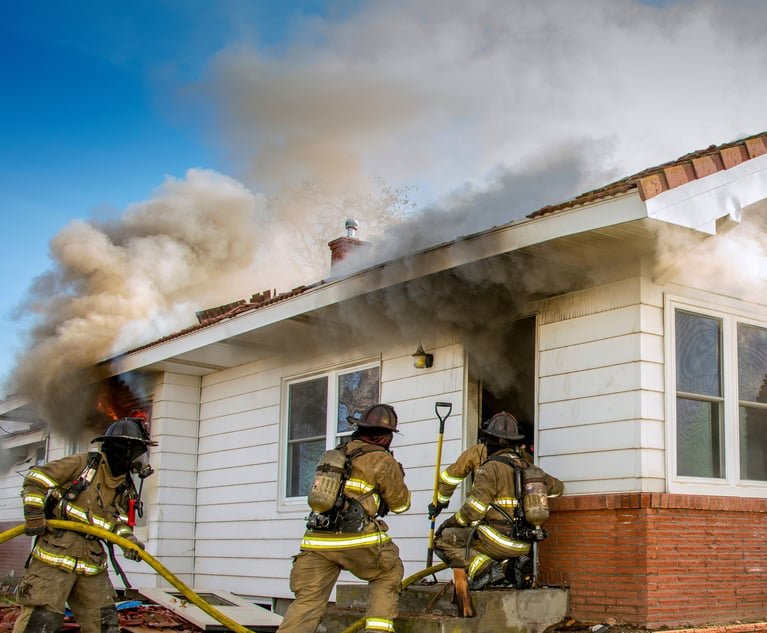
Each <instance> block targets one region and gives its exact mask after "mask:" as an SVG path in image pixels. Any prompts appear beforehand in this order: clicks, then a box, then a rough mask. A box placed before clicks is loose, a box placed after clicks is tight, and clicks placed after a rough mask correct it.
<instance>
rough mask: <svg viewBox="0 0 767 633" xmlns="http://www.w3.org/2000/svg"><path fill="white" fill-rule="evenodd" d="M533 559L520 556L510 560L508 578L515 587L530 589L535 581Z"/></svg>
mask: <svg viewBox="0 0 767 633" xmlns="http://www.w3.org/2000/svg"><path fill="white" fill-rule="evenodd" d="M533 567H534V566H533V559H532V558H530V557H529V556H518V557H517V558H512V559H511V560H510V561H509V565H508V567H507V568H506V580H507V581H508V582H509V584H510V585H511V586H512V587H514V588H515V589H530V587H532V586H533V583H534V581H535V576H534V573H535V570H534V568H533Z"/></svg>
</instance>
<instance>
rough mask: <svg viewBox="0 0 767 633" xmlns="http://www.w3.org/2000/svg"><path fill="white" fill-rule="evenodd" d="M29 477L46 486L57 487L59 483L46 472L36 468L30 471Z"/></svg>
mask: <svg viewBox="0 0 767 633" xmlns="http://www.w3.org/2000/svg"><path fill="white" fill-rule="evenodd" d="M27 479H31V480H32V481H36V482H38V483H40V484H43V486H45V487H46V488H56V487H58V485H59V483H58V482H57V481H55V480H53V479H51V478H50V477H48V475H46V474H45V473H41V472H40V471H39V470H35V469H34V468H33V469H32V470H30V471H29V474H28V475H27Z"/></svg>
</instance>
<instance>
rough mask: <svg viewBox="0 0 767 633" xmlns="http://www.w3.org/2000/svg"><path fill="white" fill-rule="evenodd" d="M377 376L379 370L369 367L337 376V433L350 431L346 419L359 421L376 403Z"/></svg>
mask: <svg viewBox="0 0 767 633" xmlns="http://www.w3.org/2000/svg"><path fill="white" fill-rule="evenodd" d="M379 375H380V372H379V368H378V367H371V368H370V369H363V370H360V371H353V372H350V373H348V374H341V375H339V376H338V424H337V428H336V431H337V432H338V433H345V432H348V431H351V430H352V425H351V424H349V422H347V420H346V418H347V417H352V418H357V419H359V418H360V417H361V416H362V413H363V412H364V411H365V409H367V408H369V407H372V406H373V405H374V404H376V403H377V402H378V383H379Z"/></svg>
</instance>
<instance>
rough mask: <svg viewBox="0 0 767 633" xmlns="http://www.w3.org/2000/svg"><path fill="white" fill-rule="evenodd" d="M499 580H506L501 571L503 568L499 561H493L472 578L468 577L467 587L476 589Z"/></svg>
mask: <svg viewBox="0 0 767 633" xmlns="http://www.w3.org/2000/svg"><path fill="white" fill-rule="evenodd" d="M501 580H506V574H504V573H503V568H502V567H501V565H500V563H497V562H495V561H493V562H492V563H491V564H490V565H489V566H488V569H487V571H485V572H483V573H482V574H480V575H479V576H477V577H476V578H475V579H474V580H471V579H469V589H471V590H472V591H477V590H478V589H482V588H483V587H487V586H488V585H492V584H495V583H497V582H500V581H501Z"/></svg>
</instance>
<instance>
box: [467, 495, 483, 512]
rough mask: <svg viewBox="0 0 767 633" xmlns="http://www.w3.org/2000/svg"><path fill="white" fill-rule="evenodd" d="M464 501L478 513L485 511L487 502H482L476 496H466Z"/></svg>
mask: <svg viewBox="0 0 767 633" xmlns="http://www.w3.org/2000/svg"><path fill="white" fill-rule="evenodd" d="M466 503H468V504H469V505H470V506H471V507H472V508H474V509H475V510H476V511H477V512H479V513H480V514H485V512H487V504H486V503H482V502H481V501H480V500H479V499H477V498H476V497H467V499H466Z"/></svg>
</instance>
